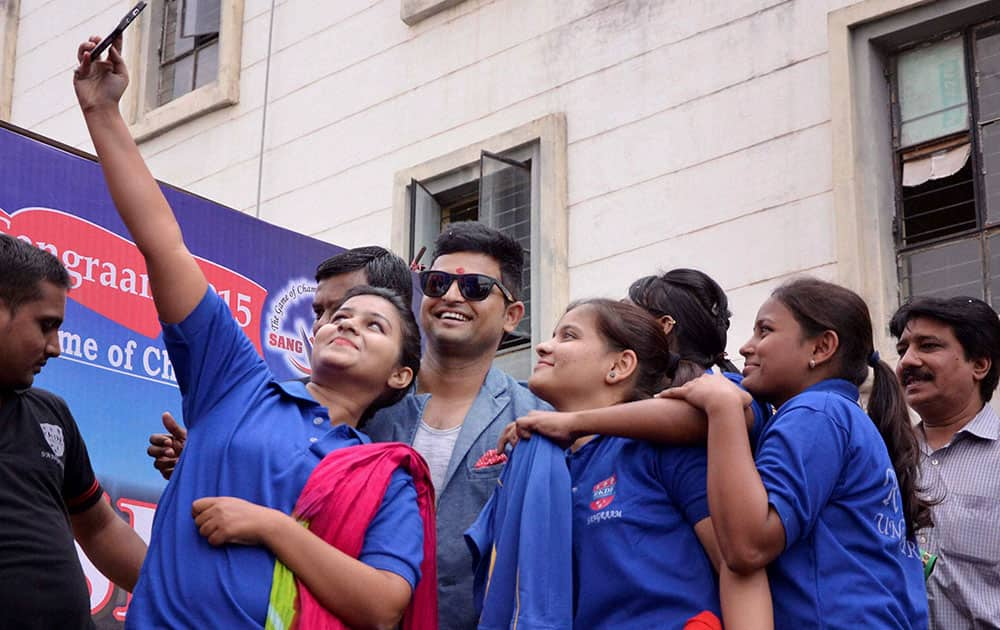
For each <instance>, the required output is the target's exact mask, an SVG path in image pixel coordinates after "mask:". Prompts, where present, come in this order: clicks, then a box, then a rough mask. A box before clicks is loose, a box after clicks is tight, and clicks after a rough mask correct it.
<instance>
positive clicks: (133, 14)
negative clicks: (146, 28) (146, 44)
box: [90, 0, 146, 61]
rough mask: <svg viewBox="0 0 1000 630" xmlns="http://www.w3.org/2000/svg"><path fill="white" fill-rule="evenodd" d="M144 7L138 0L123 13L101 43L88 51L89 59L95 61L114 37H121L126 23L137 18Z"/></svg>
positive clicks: (144, 4) (140, 0) (126, 26)
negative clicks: (123, 15) (113, 28)
mask: <svg viewBox="0 0 1000 630" xmlns="http://www.w3.org/2000/svg"><path fill="white" fill-rule="evenodd" d="M145 8H146V3H145V2H143V1H142V0H139V3H138V4H136V5H135V6H134V7H132V8H131V9H130V10H129V12H128V13H126V14H125V17H123V18H122V19H121V21H120V22H118V26H116V27H115V30H113V31H111V33H110V34H109V35H108V36H107V37H105V38H104V39H102V40H101V43H100V44H98V45H97V48H95V49H94V50H92V51H90V58H91V60H93V61H96V60H97V59H98V58H100V56H101V53H103V52H104V51H105V50H107V49H108V47H109V46H111V44H112V43H114V41H115V40H116V39H118V38H119V37H121V35H122V33H124V32H125V29H126V28H128V25H129V24H131V23H132V21H133V20H135V18H137V17H138V16H139V14H140V13H142V10H143V9H145ZM119 52H121V51H119Z"/></svg>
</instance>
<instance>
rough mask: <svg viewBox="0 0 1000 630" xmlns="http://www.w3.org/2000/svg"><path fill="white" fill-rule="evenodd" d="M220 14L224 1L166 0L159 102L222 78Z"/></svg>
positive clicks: (157, 102)
mask: <svg viewBox="0 0 1000 630" xmlns="http://www.w3.org/2000/svg"><path fill="white" fill-rule="evenodd" d="M220 17H221V15H220V0H165V1H164V3H163V21H162V24H163V28H162V29H161V32H160V45H159V76H158V79H157V80H158V85H157V90H156V105H163V104H165V103H169V102H170V101H172V100H174V99H176V98H178V97H180V96H183V95H184V94H187V93H188V92H193V91H194V90H196V89H198V88H200V87H201V86H203V85H208V84H209V83H212V82H213V81H215V80H216V79H217V78H218V75H219V26H220Z"/></svg>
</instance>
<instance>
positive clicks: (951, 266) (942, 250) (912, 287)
mask: <svg viewBox="0 0 1000 630" xmlns="http://www.w3.org/2000/svg"><path fill="white" fill-rule="evenodd" d="M901 258H902V260H901V261H900V262H901V267H902V268H901V271H902V276H903V277H902V281H903V288H904V291H905V293H906V295H907V296H916V295H924V296H937V297H952V296H956V295H971V296H974V297H980V298H981V297H983V262H982V261H983V256H982V251H981V249H980V238H979V236H975V237H972V238H969V239H964V240H961V241H955V242H952V243H947V244H945V245H938V246H936V247H932V248H930V249H925V250H923V251H918V252H912V253H907V254H902V255H901Z"/></svg>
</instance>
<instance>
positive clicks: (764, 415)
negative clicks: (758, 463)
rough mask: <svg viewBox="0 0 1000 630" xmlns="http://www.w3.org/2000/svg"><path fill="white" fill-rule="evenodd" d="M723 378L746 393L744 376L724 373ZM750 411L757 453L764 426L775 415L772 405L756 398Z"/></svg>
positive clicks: (710, 371) (754, 445)
mask: <svg viewBox="0 0 1000 630" xmlns="http://www.w3.org/2000/svg"><path fill="white" fill-rule="evenodd" d="M705 371H706V372H707V373H709V374H711V373H712V370H710V369H709V370H705ZM722 375H723V376H725V377H726V378H728V379H729V380H730V381H732V382H734V383H736V384H737V385H739V386H740V389H742V390H743V391H746V389H745V388H744V387H743V375H742V374H736V373H735V372H723V373H722ZM750 410H751V411H752V412H753V426H752V427H750V448H751V449H752V450H753V451H754V452H757V443H758V442H759V441H760V434H761V433H762V432H763V431H764V426H765V425H766V424H767V421H768V420H770V419H771V416H772V415H774V414H773V412H772V410H771V405H769V404H767V403H765V402H762V401H760V400H757V399H756V398H754V399H753V400H752V401H751V402H750Z"/></svg>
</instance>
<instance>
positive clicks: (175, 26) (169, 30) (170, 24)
mask: <svg viewBox="0 0 1000 630" xmlns="http://www.w3.org/2000/svg"><path fill="white" fill-rule="evenodd" d="M180 4H181V0H167V2H165V3H164V5H163V38H162V40H161V42H162V44H161V46H160V63H161V64H165V63H169V62H170V61H172V60H173V59H174V58H175V57H178V56H180V55H183V54H184V53H186V52H190V51H191V50H192V49H194V39H193V38H183V37H181V29H180V20H179V14H180Z"/></svg>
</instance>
